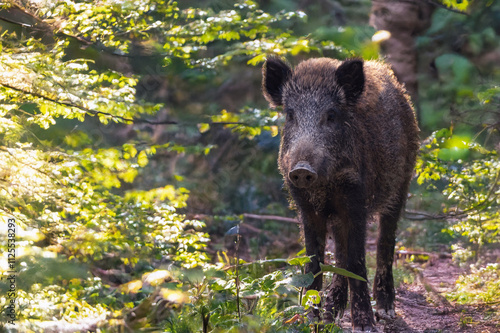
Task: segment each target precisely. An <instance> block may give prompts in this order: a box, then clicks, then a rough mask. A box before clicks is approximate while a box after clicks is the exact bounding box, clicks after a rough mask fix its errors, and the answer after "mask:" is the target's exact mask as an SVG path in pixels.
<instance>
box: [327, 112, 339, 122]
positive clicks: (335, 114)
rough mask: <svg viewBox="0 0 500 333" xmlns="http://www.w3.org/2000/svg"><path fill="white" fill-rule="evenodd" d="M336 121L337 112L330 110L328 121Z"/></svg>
mask: <svg viewBox="0 0 500 333" xmlns="http://www.w3.org/2000/svg"><path fill="white" fill-rule="evenodd" d="M336 119H337V111H336V110H335V109H329V110H328V112H327V120H328V121H331V122H333V121H335V120H336Z"/></svg>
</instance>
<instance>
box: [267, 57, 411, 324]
mask: <svg viewBox="0 0 500 333" xmlns="http://www.w3.org/2000/svg"><path fill="white" fill-rule="evenodd" d="M262 72H263V80H262V89H263V93H264V96H265V98H266V99H267V101H268V102H269V103H270V105H271V106H272V107H277V106H283V111H284V113H285V114H286V121H285V124H284V126H283V128H282V132H281V147H280V153H279V169H280V172H281V173H282V174H283V176H284V179H285V184H286V186H287V187H288V189H289V191H290V194H291V196H292V198H293V200H294V201H295V204H296V206H297V208H298V212H299V218H300V220H301V222H302V224H303V229H304V238H305V245H306V251H307V255H309V256H314V257H312V262H311V263H309V264H308V266H307V267H306V271H308V272H313V273H317V272H319V271H320V265H319V264H320V263H324V258H325V238H326V237H327V236H330V235H332V236H333V237H334V241H335V261H336V266H337V267H341V268H345V269H347V270H348V271H351V272H353V273H355V274H357V275H360V276H362V277H363V278H365V279H366V266H365V238H366V225H367V220H369V219H371V218H373V217H374V216H379V219H380V230H379V238H378V242H377V271H376V274H375V281H374V285H373V296H374V298H375V299H376V301H377V305H376V311H377V315H378V316H381V317H387V316H390V317H394V316H395V312H394V297H395V296H394V282H393V276H392V262H393V257H394V246H395V234H396V227H397V222H398V219H399V217H400V214H401V211H402V209H403V206H404V204H405V202H406V197H407V193H408V188H409V183H410V180H411V178H412V174H413V168H414V165H415V159H416V155H417V150H418V147H419V139H418V132H419V129H418V126H417V123H416V120H415V115H414V113H413V109H412V107H411V103H410V101H409V99H408V96H407V95H406V93H405V90H404V88H403V87H402V86H401V85H400V84H399V83H398V82H397V80H396V79H395V77H394V75H393V73H392V71H391V70H390V69H389V68H388V67H387V66H386V65H384V64H383V63H380V62H376V61H366V62H363V61H362V60H359V59H349V60H346V61H344V62H341V61H338V60H335V59H329V58H318V59H310V60H307V61H304V62H301V63H300V64H299V65H298V66H296V67H295V69H292V68H291V67H290V66H288V65H287V64H286V63H285V62H284V61H282V60H281V59H279V58H276V57H269V58H268V59H267V61H266V63H265V64H264V67H263V69H262ZM321 288H322V276H321V275H319V276H318V277H317V278H316V279H315V280H314V282H313V284H312V285H311V286H310V287H309V289H316V290H320V289H321ZM348 289H349V292H350V299H351V317H352V325H353V328H354V329H355V330H361V331H362V330H371V329H373V325H374V318H373V312H372V307H371V304H370V294H369V291H368V285H367V283H366V282H362V281H360V280H356V279H351V278H349V279H347V278H345V277H343V276H340V275H334V278H333V282H332V284H331V285H330V286H328V287H327V294H326V301H325V310H326V311H325V317H324V318H325V320H326V321H332V320H334V318H335V317H337V316H341V315H342V313H343V311H344V309H345V307H346V304H347V300H348V297H347V292H348Z"/></svg>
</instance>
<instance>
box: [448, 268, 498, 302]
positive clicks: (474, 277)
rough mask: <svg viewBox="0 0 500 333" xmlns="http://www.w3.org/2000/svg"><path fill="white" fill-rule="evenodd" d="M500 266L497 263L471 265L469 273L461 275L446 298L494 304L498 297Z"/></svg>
mask: <svg viewBox="0 0 500 333" xmlns="http://www.w3.org/2000/svg"><path fill="white" fill-rule="evenodd" d="M499 277H500V268H499V267H498V264H488V265H486V266H483V267H477V266H474V265H472V266H471V273H470V274H465V275H461V276H460V277H459V278H458V280H457V284H456V290H454V291H453V292H452V293H450V294H449V295H448V298H450V299H452V300H454V301H456V302H458V303H459V304H485V303H486V304H487V303H492V304H495V303H496V302H497V301H498V298H499V297H500V279H499Z"/></svg>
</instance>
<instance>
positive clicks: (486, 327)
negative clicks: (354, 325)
mask: <svg viewBox="0 0 500 333" xmlns="http://www.w3.org/2000/svg"><path fill="white" fill-rule="evenodd" d="M375 230H376V229H375ZM375 239H376V234H374V229H373V228H372V229H371V230H370V229H369V230H368V242H367V257H368V256H372V258H374V257H375V255H376V250H375V247H376V245H375V242H376V241H375ZM395 266H396V267H398V268H399V269H403V270H406V271H407V272H408V273H409V274H410V275H412V276H413V282H411V283H401V284H400V285H399V286H398V287H397V288H396V302H395V308H396V314H397V317H396V319H395V320H392V321H384V320H380V321H379V322H377V325H376V328H377V331H378V332H390V333H392V332H394V333H396V332H397V333H400V332H401V333H420V332H422V333H438V332H439V333H455V332H474V333H476V332H477V333H497V332H500V323H498V322H497V321H495V320H492V318H494V317H496V318H498V313H499V311H500V304H498V303H497V304H494V305H493V306H486V305H483V306H475V305H461V304H455V303H453V302H450V301H448V300H447V298H446V294H448V293H451V292H452V291H453V290H454V289H455V284H456V281H457V279H458V278H459V276H460V275H462V274H466V273H468V272H467V269H466V268H461V267H458V266H457V265H456V264H454V263H453V261H452V258H451V256H450V255H438V254H432V253H431V257H430V258H429V260H427V261H425V262H422V263H411V264H410V263H409V262H408V261H407V260H405V259H404V258H403V259H399V260H397V261H396V263H395ZM340 323H341V326H342V328H348V327H350V326H351V325H350V314H349V313H348V311H346V315H345V316H344V318H343V319H342V320H341V322H340ZM344 332H349V330H348V329H344Z"/></svg>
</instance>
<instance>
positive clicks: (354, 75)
mask: <svg viewBox="0 0 500 333" xmlns="http://www.w3.org/2000/svg"><path fill="white" fill-rule="evenodd" d="M335 78H336V80H337V83H338V84H339V86H340V87H342V90H343V91H344V94H345V97H346V100H347V102H350V103H353V102H355V101H356V100H357V99H358V97H359V96H360V95H361V93H362V92H363V89H364V87H365V74H364V73H363V60H361V59H348V60H346V61H344V62H343V63H342V65H340V66H339V67H338V68H337V70H336V71H335Z"/></svg>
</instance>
